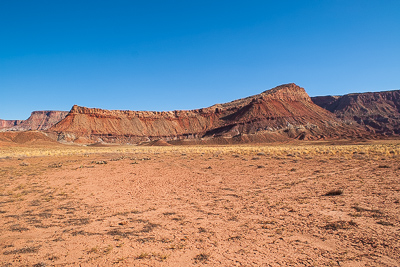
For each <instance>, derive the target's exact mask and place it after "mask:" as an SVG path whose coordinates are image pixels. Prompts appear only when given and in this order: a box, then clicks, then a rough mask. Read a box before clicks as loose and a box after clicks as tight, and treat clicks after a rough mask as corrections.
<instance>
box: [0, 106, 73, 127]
mask: <svg viewBox="0 0 400 267" xmlns="http://www.w3.org/2000/svg"><path fill="white" fill-rule="evenodd" d="M67 114H68V111H54V110H44V111H33V112H32V113H31V116H30V117H29V118H28V119H27V120H24V121H21V122H20V123H19V124H17V125H15V126H12V127H8V128H7V129H5V130H8V131H30V130H39V131H41V130H47V129H49V128H50V127H52V126H53V125H54V124H56V123H58V122H59V121H61V120H62V119H64V118H65V116H67Z"/></svg>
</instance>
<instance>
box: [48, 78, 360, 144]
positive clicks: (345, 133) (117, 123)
mask: <svg viewBox="0 0 400 267" xmlns="http://www.w3.org/2000/svg"><path fill="white" fill-rule="evenodd" d="M49 132H53V133H55V134H56V135H57V137H58V140H59V141H74V140H78V138H80V139H82V137H83V138H88V139H90V140H94V141H96V142H101V141H105V142H116V143H140V142H143V141H154V140H159V139H164V140H167V141H171V140H185V139H189V140H200V139H202V140H210V139H218V138H219V139H221V138H223V139H231V140H241V141H239V142H245V141H244V140H250V141H252V142H254V141H255V142H257V140H262V141H268V140H283V139H287V138H298V139H321V138H347V137H359V136H363V134H364V133H363V131H360V129H358V128H356V127H353V126H349V125H346V124H344V123H342V122H340V121H338V120H337V119H336V118H335V116H334V115H333V114H332V113H330V112H329V111H327V110H325V109H323V108H321V107H319V106H317V105H316V104H314V103H313V102H312V101H311V98H310V97H309V96H308V95H307V93H306V92H305V90H304V88H301V87H299V86H297V85H295V84H285V85H281V86H278V87H276V88H273V89H271V90H267V91H264V92H262V93H261V94H258V95H254V96H250V97H247V98H243V99H239V100H235V101H232V102H229V103H225V104H216V105H213V106H211V107H208V108H202V109H196V110H187V111H169V112H156V111H128V110H103V109H98V108H86V107H80V106H76V105H75V106H73V107H72V109H71V111H70V112H69V114H68V115H67V116H66V117H65V119H63V120H62V121H60V122H59V123H58V124H56V125H55V126H53V127H52V128H51V129H49Z"/></svg>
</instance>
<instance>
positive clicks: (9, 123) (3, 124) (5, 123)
mask: <svg viewBox="0 0 400 267" xmlns="http://www.w3.org/2000/svg"><path fill="white" fill-rule="evenodd" d="M22 122H23V120H1V119H0V130H1V129H4V128H10V127H14V126H17V125H19V124H21V123H22Z"/></svg>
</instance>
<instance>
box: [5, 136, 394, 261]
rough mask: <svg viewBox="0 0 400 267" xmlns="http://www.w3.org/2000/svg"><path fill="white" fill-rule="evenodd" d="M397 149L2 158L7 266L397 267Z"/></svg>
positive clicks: (308, 145) (277, 147)
mask: <svg viewBox="0 0 400 267" xmlns="http://www.w3.org/2000/svg"><path fill="white" fill-rule="evenodd" d="M399 159H400V141H398V140H397V141H396V140H380V141H364V142H351V141H343V142H329V141H324V142H301V143H300V142H292V143H281V144H262V145H256V144H253V145H226V146H97V147H96V146H86V147H85V146H74V145H69V146H68V145H27V144H26V145H15V146H1V147H0V263H1V266H202V265H208V266H400V220H399V219H400V203H399V201H400V179H399V176H400V161H399Z"/></svg>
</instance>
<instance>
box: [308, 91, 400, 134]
mask: <svg viewBox="0 0 400 267" xmlns="http://www.w3.org/2000/svg"><path fill="white" fill-rule="evenodd" d="M312 101H313V102H314V103H315V104H317V105H319V106H320V107H322V108H325V109H326V110H328V111H330V112H333V113H334V114H335V115H336V116H337V118H339V119H340V120H342V121H343V122H346V123H353V124H358V125H360V126H361V127H363V128H364V129H365V130H367V131H369V132H371V133H376V134H382V135H386V136H399V135H400V90H394V91H384V92H374V93H359V94H348V95H343V96H318V97H313V98H312Z"/></svg>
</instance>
